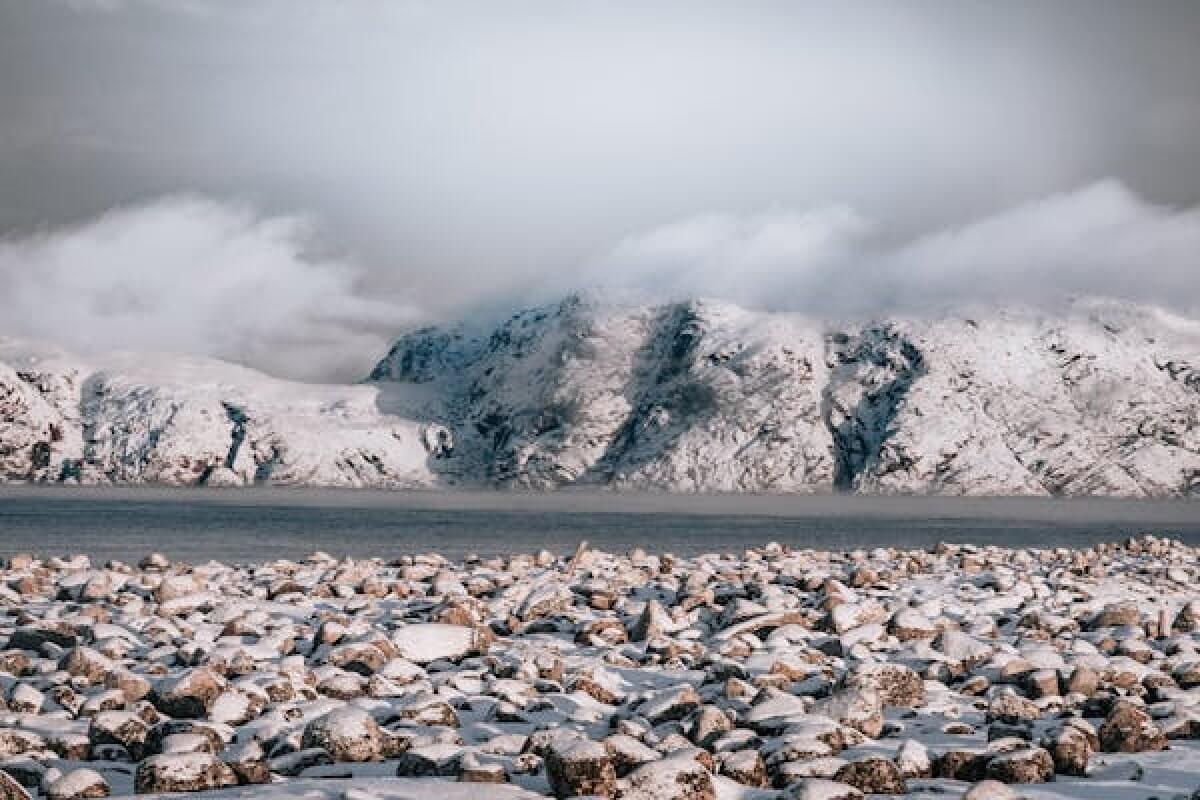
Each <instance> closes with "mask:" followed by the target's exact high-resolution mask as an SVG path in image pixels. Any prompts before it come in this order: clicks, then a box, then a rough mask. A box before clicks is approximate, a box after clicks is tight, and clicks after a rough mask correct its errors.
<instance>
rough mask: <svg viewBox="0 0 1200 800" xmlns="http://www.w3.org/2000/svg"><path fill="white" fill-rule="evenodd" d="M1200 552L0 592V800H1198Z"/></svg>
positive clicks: (505, 566)
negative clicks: (133, 797)
mask: <svg viewBox="0 0 1200 800" xmlns="http://www.w3.org/2000/svg"><path fill="white" fill-rule="evenodd" d="M1198 555H1200V552H1198V551H1197V549H1196V548H1191V547H1188V546H1185V545H1182V544H1180V543H1177V542H1172V541H1169V540H1166V539H1156V538H1154V537H1142V538H1138V539H1131V540H1129V541H1128V542H1126V543H1124V544H1121V545H1102V546H1097V547H1094V548H1091V549H1089V550H1067V549H1062V550H1006V549H1001V548H979V547H972V546H965V545H941V546H939V547H937V548H935V549H933V550H931V551H921V550H896V549H887V550H884V549H880V550H873V551H869V552H867V551H855V552H821V551H808V550H789V549H788V548H784V547H781V546H778V545H767V546H765V547H762V548H758V549H754V550H749V551H747V552H745V553H742V554H740V555H734V554H709V555H700V556H696V557H690V558H678V557H674V556H671V555H668V554H648V553H645V552H642V551H634V552H631V553H629V554H626V555H616V554H610V553H604V552H599V551H595V550H592V549H589V548H588V547H587V546H586V545H581V546H580V547H579V549H578V550H576V551H575V552H574V553H572V554H569V555H561V556H557V555H554V554H551V553H546V552H542V553H538V554H535V555H519V556H511V557H508V558H505V559H489V560H480V559H467V560H465V561H462V562H451V561H448V560H446V559H444V558H442V557H440V556H438V555H437V554H434V553H428V554H422V555H413V554H410V555H403V556H400V557H398V558H395V559H394V560H391V561H385V560H382V559H370V560H360V561H351V560H338V559H335V558H332V557H330V556H328V555H325V554H321V553H316V554H313V555H312V556H310V557H308V558H306V559H303V560H302V561H299V562H291V561H275V562H270V563H261V564H248V565H233V564H225V563H219V562H208V563H204V564H192V565H189V564H184V563H176V562H172V561H170V560H169V559H167V558H165V557H163V556H159V555H150V556H147V557H146V558H144V559H142V561H141V562H140V563H139V565H138V566H136V567H133V566H129V565H125V564H121V563H109V564H107V565H105V566H103V567H101V566H98V565H94V564H91V563H89V561H88V560H87V559H86V558H84V557H76V558H71V559H64V558H48V559H42V558H37V557H33V556H18V557H14V558H12V559H11V560H10V561H9V562H8V563H7V564H5V565H4V568H3V570H2V571H0V611H3V614H2V615H0V700H2V701H3V708H2V709H0V797H3V798H6V800H13V799H14V798H15V799H16V800H22V799H23V798H33V797H45V798H53V799H54V800H75V799H76V798H83V797H101V796H106V795H108V794H113V795H124V794H130V793H133V792H135V791H136V792H138V793H142V794H161V793H167V792H193V793H198V794H199V796H204V797H214V798H216V797H225V798H268V800H271V799H274V800H284V799H285V798H286V799H287V800H291V799H292V798H313V799H314V800H324V799H325V798H328V800H401V799H407V800H459V799H460V798H461V800H470V799H472V798H498V799H500V800H503V799H504V798H512V800H519V798H533V797H544V796H552V795H554V796H558V797H568V796H577V795H592V796H599V797H606V798H614V799H615V800H717V799H718V798H722V799H727V800H735V798H742V799H744V800H754V799H756V798H757V799H759V800H767V798H775V799H777V800H788V799H789V798H791V799H794V798H821V799H822V800H833V798H859V797H862V796H863V793H872V792H874V793H885V794H892V795H899V796H906V797H923V798H937V797H952V798H957V797H965V798H970V799H971V800H982V799H983V798H992V799H993V800H995V798H1012V797H1018V796H1019V797H1025V798H1030V800H1050V799H1051V798H1055V799H1056V800H1057V799H1061V800H1067V799H1070V800H1085V799H1086V798H1105V799H1106V800H1134V799H1135V798H1137V800H1145V798H1149V797H1157V798H1163V799H1164V800H1165V799H1167V798H1192V797H1193V796H1194V795H1193V793H1194V792H1196V791H1197V790H1200V595H1198V594H1197V589H1196V587H1197V586H1198V585H1200V563H1198V560H1197V557H1198Z"/></svg>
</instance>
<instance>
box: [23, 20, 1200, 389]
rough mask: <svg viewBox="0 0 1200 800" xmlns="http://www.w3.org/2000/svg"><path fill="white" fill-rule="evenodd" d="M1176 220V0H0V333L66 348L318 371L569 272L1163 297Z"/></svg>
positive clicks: (849, 307)
mask: <svg viewBox="0 0 1200 800" xmlns="http://www.w3.org/2000/svg"><path fill="white" fill-rule="evenodd" d="M1197 204H1200V3H1197V2H1194V0H1178V2H1169V1H1158V0H1137V1H1132V2H1104V0H1078V1H1075V0H1057V1H1056V0H1031V1H1030V2H1019V1H1017V0H1010V1H1009V2H983V1H981V2H972V1H971V0H945V2H920V1H919V0H907V1H906V2H867V1H865V0H864V1H862V2H844V3H840V2H839V3H829V2H821V3H815V2H814V3H806V2H799V1H796V2H778V3H776V2H738V3H730V2H716V3H703V2H679V3H662V2H645V1H639V2H628V3H625V2H586V1H583V0H581V1H580V2H545V3H534V2H491V1H490V0H487V1H481V2H478V3H456V2H448V1H447V0H431V1H430V2H405V1H404V0H396V1H395V2H385V0H374V1H373V0H361V1H360V2H354V1H353V0H342V1H340V2H334V1H333V0H330V1H329V2H303V1H302V0H257V1H256V0H228V2H218V0H0V235H2V236H3V240H2V241H0V283H2V284H3V285H0V320H2V321H0V333H12V334H20V335H30V336H40V337H49V338H58V339H60V340H62V341H64V343H66V344H68V345H70V346H74V347H88V346H92V347H138V346H144V345H145V343H146V342H147V341H149V342H151V343H153V344H155V345H157V346H159V347H163V348H166V349H178V350H188V351H193V352H202V353H208V354H212V355H218V356H222V357H229V358H235V359H238V360H242V361H246V362H247V363H251V364H253V365H257V366H261V367H264V368H266V369H269V370H271V371H274V372H280V373H283V374H289V375H299V376H303V377H318V378H325V377H339V378H344V377H349V376H351V375H356V374H361V372H362V371H363V369H364V367H365V366H366V365H369V364H370V362H371V361H372V359H374V358H375V357H377V356H378V355H379V352H378V351H379V349H380V348H381V347H383V346H384V345H385V344H386V341H387V339H388V338H390V337H391V336H392V334H393V333H394V332H396V331H398V330H401V329H403V328H404V327H406V326H410V325H412V324H416V323H417V322H418V321H420V320H427V319H437V318H439V317H444V316H452V315H456V314H463V313H468V314H470V313H480V309H485V310H495V309H497V308H501V307H504V306H506V305H511V304H519V303H522V302H529V301H532V300H537V299H544V298H547V297H550V296H552V295H553V294H554V293H555V292H559V291H562V290H564V289H567V288H572V287H574V286H578V285H584V284H595V283H619V284H623V285H634V286H640V287H650V288H667V289H682V290H684V291H687V292H695V293H711V294H718V295H725V296H729V297H731V298H732V299H735V300H738V301H740V302H745V303H747V304H758V305H765V306H778V307H796V308H800V309H802V310H809V308H810V307H813V306H816V307H819V308H822V309H824V310H830V308H831V306H830V303H833V310H836V311H867V312H875V311H879V312H887V311H891V310H900V309H902V308H903V307H905V306H908V305H913V304H915V301H917V300H926V301H927V300H928V299H929V298H930V297H935V298H942V299H943V300H945V301H946V302H959V301H964V300H988V299H991V297H992V296H993V295H994V296H995V297H996V298H998V299H1000V300H1005V301H1008V300H1020V301H1024V300H1030V299H1037V298H1036V297H1030V296H1029V293H1030V287H1031V284H1032V285H1033V286H1034V287H1035V288H1037V289H1038V290H1039V291H1042V292H1047V293H1055V294H1056V295H1057V294H1059V293H1061V294H1070V293H1080V292H1094V293H1098V294H1117V295H1125V296H1129V297H1131V298H1133V299H1138V300H1147V301H1151V302H1162V303H1167V304H1171V305H1175V306H1178V307H1179V308H1180V309H1181V310H1185V311H1191V310H1194V309H1196V308H1197V305H1200V288H1197V287H1200V269H1198V267H1197V263H1198V262H1197V256H1196V254H1197V253H1200V218H1198V215H1197V212H1196V211H1195V207H1196V206H1197ZM847 275H850V276H852V278H853V279H852V280H848V279H847V277H846V276H847ZM909 276H913V277H912V278H911V280H910V279H909ZM1131 276H1136V277H1137V278H1138V280H1131ZM6 289H7V290H6Z"/></svg>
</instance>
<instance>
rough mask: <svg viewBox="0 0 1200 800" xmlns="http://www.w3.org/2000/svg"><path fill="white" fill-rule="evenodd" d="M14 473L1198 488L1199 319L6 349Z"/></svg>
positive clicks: (530, 315)
mask: <svg viewBox="0 0 1200 800" xmlns="http://www.w3.org/2000/svg"><path fill="white" fill-rule="evenodd" d="M0 481H50V482H55V481H63V482H74V481H79V482H84V483H157V484H167V485H195V484H203V485H210V486H242V485H248V484H267V485H310V486H349V487H381V488H397V487H429V486H442V487H445V486H481V485H482V486H501V487H524V488H539V489H543V488H556V487H560V486H568V485H570V486H577V485H591V486H603V487H615V488H631V489H650V490H667V491H682V492H693V491H726V492H739V491H754V492H828V491H832V490H835V489H844V490H851V491H855V492H861V493H884V494H892V493H917V494H925V493H928V494H952V495H1005V494H1020V495H1117V496H1133V497H1138V496H1190V495H1195V494H1197V493H1198V492H1200V322H1197V321H1196V320H1190V319H1185V318H1182V317H1179V316H1175V315H1172V314H1169V313H1167V312H1165V311H1161V310H1158V309H1154V308H1149V307H1143V306H1134V305H1130V304H1127V303H1118V302H1108V301H1098V300H1097V301H1079V302H1076V303H1075V304H1073V305H1072V306H1070V307H1069V308H1068V309H1066V310H1065V311H1062V312H1060V313H1050V312H1044V311H1035V310H1031V309H995V308H992V309H986V308H976V309H962V310H960V311H958V312H957V313H955V314H952V315H946V316H942V317H938V318H929V319H916V318H897V319H881V320H874V321H869V322H853V323H834V322H828V321H820V320H814V319H810V318H806V317H803V316H800V315H797V314H793V313H783V312H774V313H772V312H761V311H748V310H745V309H741V308H738V307H736V306H733V305H730V304H728V303H721V302H715V301H705V300H694V301H682V302H671V303H651V302H640V301H635V300H631V299H630V298H628V297H613V296H609V295H604V294H576V295H571V296H570V297H568V298H566V299H565V300H563V301H562V302H561V303H558V304H555V305H552V306H546V307H542V308H536V309H532V310H529V311H525V312H521V313H519V314H517V315H515V316H513V317H512V318H511V319H510V320H508V321H507V322H505V323H503V324H501V325H499V326H497V327H496V328H495V329H494V330H489V331H479V332H470V331H468V330H467V329H465V328H461V327H459V328H454V327H451V328H446V329H424V330H421V331H416V332H413V333H410V334H408V335H406V336H404V337H402V338H401V339H400V340H399V341H398V342H397V343H396V345H395V346H394V347H393V349H392V351H391V352H390V353H389V354H388V355H387V356H386V357H385V358H384V359H383V360H382V361H381V362H380V363H379V365H378V366H377V367H376V368H375V370H374V371H373V372H372V374H371V376H370V380H369V381H368V382H367V383H364V384H361V385H356V386H314V385H306V384H297V383H291V382H286V381H280V380H275V379H272V378H269V377H267V376H264V375H261V374H259V373H256V372H254V371H252V370H248V369H244V368H241V367H236V366H233V365H229V364H223V363H219V362H213V361H203V360H196V359H183V358H166V357H148V356H144V355H141V356H139V355H128V354H127V355H121V356H110V357H104V358H99V359H96V360H94V361H89V360H83V359H80V358H76V357H73V356H70V355H67V354H63V353H57V352H53V351H46V349H45V348H39V347H35V346H31V345H30V344H28V343H19V342H7V343H4V344H2V345H0Z"/></svg>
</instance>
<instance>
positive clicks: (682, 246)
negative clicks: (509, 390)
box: [581, 180, 1200, 316]
mask: <svg viewBox="0 0 1200 800" xmlns="http://www.w3.org/2000/svg"><path fill="white" fill-rule="evenodd" d="M1198 277H1200V210H1197V209H1195V208H1188V209H1176V208H1170V207H1164V206H1155V205H1152V204H1150V203H1148V202H1146V201H1145V200H1144V199H1142V198H1141V197H1138V196H1137V195H1136V194H1135V193H1133V192H1131V191H1130V190H1129V189H1127V188H1126V187H1125V186H1123V185H1121V184H1120V183H1119V182H1117V181H1112V180H1109V181H1102V182H1099V183H1095V184H1092V185H1090V186H1086V187H1084V188H1081V189H1078V190H1076V191H1072V192H1067V193H1063V194H1059V195H1054V196H1051V197H1048V198H1044V199H1041V200H1037V201H1033V202H1029V203H1026V204H1022V205H1020V206H1017V207H1014V208H1011V209H1007V210H1004V211H1002V212H999V213H997V214H994V215H990V216H987V217H983V218H980V219H977V220H972V221H970V222H967V223H965V224H963V225H959V226H955V227H952V228H948V229H945V230H940V231H935V232H930V233H925V234H923V235H921V236H918V237H916V238H914V239H911V240H908V241H903V242H899V243H896V242H888V241H886V240H885V239H884V238H883V237H881V236H880V235H879V228H878V227H875V226H872V225H871V224H870V223H868V222H867V221H866V220H864V219H863V217H861V216H860V215H859V214H856V213H855V212H854V211H853V210H851V209H849V208H847V207H844V206H834V207H829V208H823V209H817V210H814V211H808V212H789V211H773V212H768V213H761V214H755V215H747V216H739V215H731V214H709V215H704V216H699V217H695V218H692V219H687V220H682V221H679V222H675V223H672V224H669V225H666V226H663V227H660V228H657V229H654V230H651V231H648V232H646V233H643V234H639V235H636V236H632V237H629V238H627V239H625V240H623V241H621V242H620V243H619V244H617V245H616V246H615V247H614V248H612V250H611V251H609V252H607V253H605V254H604V255H602V256H600V257H598V258H597V259H595V260H594V261H592V262H591V264H590V265H589V266H588V268H587V269H586V270H584V272H583V274H582V276H581V278H582V282H584V283H587V284H593V285H605V286H610V287H614V288H626V289H638V290H643V291H650V292H654V293H667V294H679V295H711V296H717V297H722V298H726V299H732V300H735V301H738V302H740V303H742V304H745V305H748V306H752V307H760V308H761V307H766V308H779V309H792V310H803V311H806V312H809V313H813V314H817V315H825V316H841V315H860V314H877V313H889V312H923V311H924V312H930V311H940V310H943V309H945V308H947V307H953V306H956V305H963V304H970V303H979V302H994V303H1009V304H1035V305H1057V304H1059V303H1061V302H1063V301H1064V300H1067V299H1070V298H1072V297H1078V296H1088V295H1095V296H1107V297H1119V298H1126V299H1131V300H1135V301H1141V302H1147V303H1153V304H1158V305H1163V306H1167V307H1171V308H1175V309H1177V310H1181V311H1186V312H1198V311H1200V280H1198Z"/></svg>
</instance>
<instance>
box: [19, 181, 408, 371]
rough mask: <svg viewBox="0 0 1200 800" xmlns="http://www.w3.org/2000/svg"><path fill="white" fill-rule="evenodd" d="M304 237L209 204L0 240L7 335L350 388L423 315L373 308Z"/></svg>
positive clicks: (144, 211)
mask: <svg viewBox="0 0 1200 800" xmlns="http://www.w3.org/2000/svg"><path fill="white" fill-rule="evenodd" d="M312 241H313V236H312V231H311V227H310V225H309V224H308V223H307V222H306V221H305V220H303V219H301V218H298V217H272V218H262V217H259V216H256V215H255V214H254V213H252V212H251V211H250V210H248V209H246V208H242V207H239V206H235V205H230V204H224V203H219V202H216V201H214V200H211V199H206V198H202V197H169V198H164V199H160V200H157V201H155V202H152V203H149V204H145V205H139V206H132V207H126V208H119V209H115V210H112V211H110V212H108V213H106V214H103V215H102V216H100V217H98V218H96V219H93V220H91V221H88V222H85V223H83V224H81V225H76V226H73V227H67V228H58V229H51V230H46V231H42V232H39V233H36V234H33V235H24V236H18V237H8V238H5V239H0V286H2V287H3V290H2V291H0V319H3V326H2V328H0V332H3V333H5V334H9V335H17V336H24V337H31V338H37V339H46V340H50V341H54V342H57V343H59V344H61V345H63V346H64V347H67V348H70V349H72V350H75V351H78V352H83V353H96V352H103V351H106V350H116V349H133V350H155V351H164V352H180V353H189V354H195V355H205V356H213V357H217V358H222V359H228V360H232V361H237V362H240V363H244V364H248V365H250V366H253V367H257V368H260V369H263V370H265V371H267V372H270V373H272V374H275V375H281V376H286V377H292V378H300V379H310V380H353V379H357V378H360V377H362V376H363V375H365V374H366V373H367V371H368V370H369V369H370V366H371V364H372V363H373V361H374V359H376V358H378V356H379V355H380V354H381V353H382V352H384V350H385V349H386V346H387V343H388V342H389V341H390V339H391V338H392V337H393V336H394V334H395V332H396V331H397V330H399V329H401V328H403V327H406V326H408V325H411V324H413V322H414V321H415V320H416V319H417V317H418V315H417V313H416V312H414V310H413V309H412V308H411V307H409V306H406V305H403V304H399V303H393V302H387V301H382V300H376V299H372V298H370V297H368V296H366V295H365V294H364V293H363V292H362V291H360V289H359V279H360V277H361V272H360V271H359V270H358V269H357V268H356V267H354V266H353V265H351V264H348V263H345V262H343V261H339V260H336V259H331V258H326V257H322V256H319V255H316V254H314V253H313V252H312V251H311V244H312Z"/></svg>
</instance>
